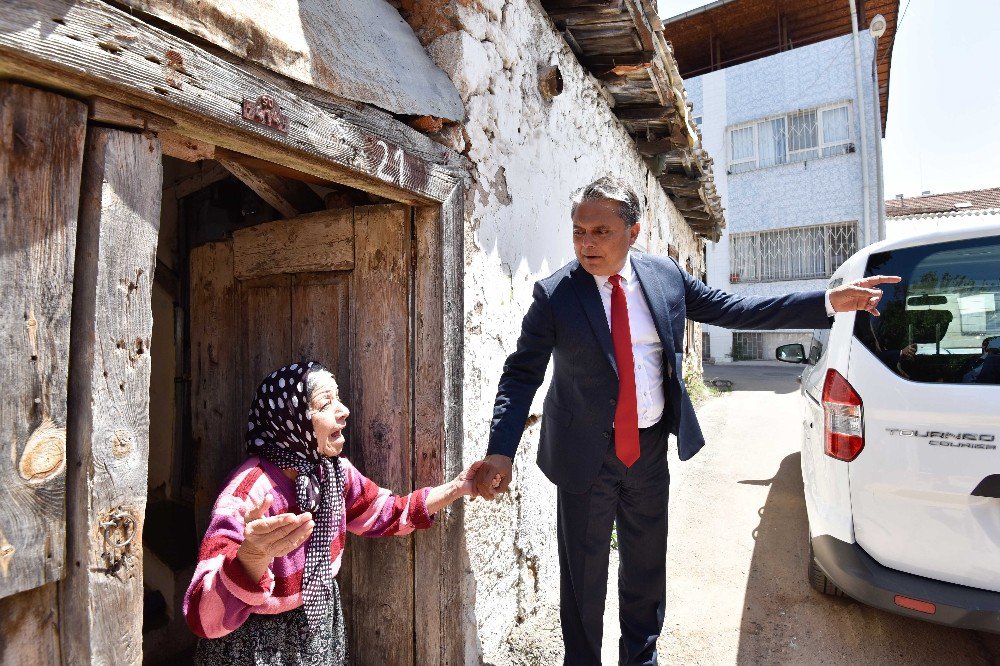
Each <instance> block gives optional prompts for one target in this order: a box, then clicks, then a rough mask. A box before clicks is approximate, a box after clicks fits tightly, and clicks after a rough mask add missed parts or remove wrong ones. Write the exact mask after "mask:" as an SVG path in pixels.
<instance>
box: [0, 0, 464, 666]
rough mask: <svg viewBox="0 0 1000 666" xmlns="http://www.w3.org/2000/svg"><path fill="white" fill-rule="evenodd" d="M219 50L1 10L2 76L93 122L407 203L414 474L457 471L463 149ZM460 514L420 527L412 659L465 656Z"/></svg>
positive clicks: (93, 4) (451, 660)
mask: <svg viewBox="0 0 1000 666" xmlns="http://www.w3.org/2000/svg"><path fill="white" fill-rule="evenodd" d="M227 58H228V57H222V56H220V55H216V54H215V53H210V52H208V51H206V50H205V49H203V48H201V47H199V46H197V45H195V44H193V43H191V42H188V41H186V40H184V39H182V38H181V37H178V36H177V35H175V34H171V33H170V32H167V31H165V30H162V29H160V28H157V27H154V25H152V24H151V23H147V22H144V21H143V20H142V18H141V17H136V16H133V15H130V14H128V13H125V12H123V11H121V10H119V9H117V8H115V7H113V6H111V5H109V4H105V3H103V2H100V1H98V0H8V2H7V3H5V5H4V11H3V12H2V13H0V78H2V79H13V80H21V81H25V82H27V83H29V84H30V85H35V86H40V87H44V88H47V89H50V90H54V91H58V92H61V93H63V94H66V95H68V96H72V97H77V98H81V99H85V100H88V101H90V103H91V119H92V120H93V121H98V122H101V123H105V124H112V125H116V126H123V127H132V128H139V129H143V130H147V131H154V132H160V133H161V134H162V136H164V137H170V138H171V141H169V142H168V141H165V142H164V144H165V145H164V149H165V154H171V153H170V147H169V146H170V145H177V138H180V139H181V140H182V142H183V141H184V140H187V142H188V146H187V148H188V149H192V150H195V152H197V150H198V149H200V147H201V146H204V145H207V146H208V147H209V148H211V147H212V146H215V147H219V148H223V149H226V150H229V151H233V152H236V153H243V154H249V155H253V156H255V157H257V158H260V159H262V160H265V161H268V162H271V163H274V164H277V165H280V166H282V167H286V168H289V169H293V170H295V171H298V172H301V173H304V174H307V175H309V176H312V177H314V178H318V179H320V180H322V181H329V182H331V183H338V184H343V185H348V186H351V187H354V188H357V189H360V190H363V191H366V192H369V193H372V194H376V195H379V196H382V197H385V198H388V199H391V200H393V201H398V202H400V203H406V204H410V205H412V206H414V207H415V209H414V229H415V240H416V245H415V256H416V257H417V263H416V268H415V274H414V280H415V283H414V287H415V288H414V292H415V299H414V312H413V316H414V318H415V321H414V335H415V338H414V339H415V342H416V345H415V348H414V363H415V365H414V367H415V368H416V369H417V370H418V372H419V376H420V377H421V385H420V386H419V387H415V389H414V391H413V395H412V399H413V409H414V414H416V415H418V416H417V420H418V424H417V426H418V427H417V428H415V435H414V437H415V441H414V445H415V448H414V455H415V466H414V471H415V483H416V484H425V483H440V482H441V481H442V480H443V479H446V478H452V477H453V476H455V475H456V474H457V473H458V472H459V471H460V470H461V465H462V442H463V412H462V384H463V357H464V349H463V343H464V336H463V330H464V327H463V312H464V305H463V303H464V301H463V292H464V284H463V269H464V258H463V241H464V217H465V204H464V188H465V183H466V182H467V179H468V168H467V162H466V160H465V159H464V158H463V157H462V156H460V155H459V154H457V153H456V152H454V151H452V150H450V149H448V148H445V147H444V146H441V145H439V144H437V143H435V142H433V141H431V140H430V139H429V138H428V137H426V136H424V135H422V134H420V133H418V132H416V131H415V130H411V129H410V128H408V127H406V126H405V125H403V124H402V123H400V122H398V121H396V120H394V119H393V118H391V117H390V116H388V114H384V113H382V112H379V111H376V110H368V109H364V108H359V106H358V105H355V104H352V103H349V102H345V101H343V100H337V99H335V98H332V96H330V95H328V94H326V93H324V92H322V91H319V90H316V89H314V88H311V87H309V86H306V85H304V84H301V83H297V82H294V81H291V80H288V79H285V78H283V77H280V76H278V75H276V74H273V73H271V72H268V71H266V70H264V69H262V68H260V67H258V66H256V65H254V64H251V63H246V62H240V61H238V60H237V59H235V58H228V59H227ZM261 100H266V102H267V104H269V105H273V107H272V108H273V109H275V110H276V112H277V113H276V114H272V115H271V118H270V120H271V122H270V126H269V125H267V124H261V123H259V122H255V121H254V120H248V119H246V118H245V114H244V108H245V107H247V105H249V107H248V108H250V110H251V111H252V108H253V105H255V104H257V103H259V102H260V101H261ZM314 100H315V101H314ZM109 108H110V109H112V112H110V113H109V112H108V109H109ZM249 115H250V116H251V117H252V116H253V114H252V113H250V114H249ZM258 117H259V116H258ZM192 146H193V148H192ZM77 500H78V498H74V497H69V496H67V502H68V503H70V502H75V501H77ZM462 514H463V509H462V504H461V503H457V504H455V505H453V506H452V507H449V508H448V509H445V510H444V511H442V512H441V513H440V514H439V516H438V523H439V525H438V526H437V527H436V528H435V529H434V530H431V531H430V532H428V533H426V534H422V535H420V536H419V537H418V541H417V545H416V549H417V558H418V559H417V571H418V572H419V575H418V576H417V577H416V581H417V582H416V591H415V595H416V604H415V608H416V613H417V615H418V616H419V617H420V618H421V620H420V621H421V626H422V631H421V632H418V636H417V648H416V661H417V663H446V664H456V663H464V662H465V654H464V638H463V637H464V627H462V625H461V622H462V620H461V615H460V608H461V604H460V603H458V601H459V600H457V599H455V598H454V595H456V594H457V593H458V590H460V589H461V588H462V587H463V586H462V585H461V582H460V581H461V577H462V576H463V575H464V573H463V572H462V570H461V566H460V562H459V553H460V552H461V547H462V544H461V539H462V535H461V531H460V530H461V525H462V521H463V516H462ZM68 569H69V573H68V576H69V577H70V578H72V577H73V576H74V575H80V574H77V573H76V572H75V571H74V567H69V568H68ZM64 584H66V582H65V581H64ZM86 606H87V605H86V604H82V605H79V606H75V607H67V608H63V609H62V614H63V617H62V618H61V623H67V624H64V626H72V625H73V623H74V622H79V621H81V618H75V617H72V614H73V613H79V612H85V609H86ZM67 615H69V617H67ZM65 639H66V638H65V636H64V640H65ZM120 640H122V637H121V636H117V635H115V636H112V635H107V636H98V635H92V636H91V638H90V641H91V645H97V644H99V643H100V642H102V641H120ZM79 647H80V646H76V649H74V650H73V653H74V654H77V655H81V653H80V652H79ZM81 656H83V655H81Z"/></svg>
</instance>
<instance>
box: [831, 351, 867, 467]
mask: <svg viewBox="0 0 1000 666" xmlns="http://www.w3.org/2000/svg"><path fill="white" fill-rule="evenodd" d="M823 421H824V424H823V434H824V439H825V441H826V455H828V456H830V457H831V458H836V459H837V460H846V461H847V462H850V461H852V460H854V459H855V458H857V457H858V454H859V453H861V449H863V448H865V435H864V422H863V420H862V415H861V396H859V395H858V393H857V391H855V390H854V388H852V387H851V385H850V384H849V383H847V380H846V379H844V376H843V375H841V374H840V373H839V372H837V371H836V370H827V371H826V381H825V382H823Z"/></svg>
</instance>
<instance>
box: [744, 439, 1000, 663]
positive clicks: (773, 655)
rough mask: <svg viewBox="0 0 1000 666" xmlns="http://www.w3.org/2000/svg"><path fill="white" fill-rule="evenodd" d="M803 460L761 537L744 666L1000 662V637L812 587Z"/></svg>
mask: <svg viewBox="0 0 1000 666" xmlns="http://www.w3.org/2000/svg"><path fill="white" fill-rule="evenodd" d="M801 469H802V468H801V454H800V453H794V454H792V455H789V456H787V457H786V458H785V459H784V460H782V461H781V465H780V466H779V468H778V471H777V473H776V474H775V475H774V477H773V478H771V479H765V480H760V481H750V480H747V481H740V483H743V484H750V485H769V486H770V491H769V492H768V495H767V500H766V502H765V504H764V506H763V507H762V508H761V509H760V511H759V513H760V516H761V519H760V524H759V525H758V527H757V529H756V530H755V532H754V541H755V545H754V551H753V558H752V560H751V563H750V573H749V577H748V580H747V588H746V594H745V596H744V599H743V617H742V621H741V623H740V642H739V652H738V656H737V663H739V664H760V663H768V664H778V663H781V664H792V663H848V664H849V663H868V664H898V663H906V662H913V663H923V664H931V663H935V664H937V663H942V664H943V663H949V664H953V663H966V664H973V663H981V664H995V663H1000V636H994V635H990V634H985V633H980V632H974V631H966V630H961V629H951V628H948V627H943V626H940V625H936V624H931V623H929V622H922V621H919V620H914V619H911V618H906V617H902V616H899V615H895V614H892V613H887V612H884V611H881V610H877V609H874V608H871V607H870V606H865V605H864V604H861V603H858V602H855V601H853V600H851V599H848V598H836V597H830V596H825V595H821V594H819V593H818V592H815V591H813V589H812V588H811V587H809V583H808V578H807V575H806V572H807V566H808V563H809V559H808V558H809V547H808V533H809V525H808V520H807V518H806V508H805V498H804V496H803V486H802V473H801Z"/></svg>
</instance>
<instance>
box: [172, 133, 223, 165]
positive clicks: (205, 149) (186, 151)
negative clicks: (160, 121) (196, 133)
mask: <svg viewBox="0 0 1000 666" xmlns="http://www.w3.org/2000/svg"><path fill="white" fill-rule="evenodd" d="M160 145H161V146H162V150H163V154H164V155H167V156H168V157H175V158H177V159H179V160H184V161H185V162H200V161H201V160H211V159H214V158H215V146H213V145H212V144H210V143H206V142H205V141H199V140H197V139H192V138H191V137H187V136H184V135H182V134H177V133H176V132H169V131H166V132H160Z"/></svg>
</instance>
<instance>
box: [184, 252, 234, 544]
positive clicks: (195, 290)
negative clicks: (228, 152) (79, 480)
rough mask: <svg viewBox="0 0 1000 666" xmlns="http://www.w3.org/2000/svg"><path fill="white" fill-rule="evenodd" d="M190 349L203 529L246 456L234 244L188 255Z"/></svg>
mask: <svg viewBox="0 0 1000 666" xmlns="http://www.w3.org/2000/svg"><path fill="white" fill-rule="evenodd" d="M189 265H190V285H191V288H190V292H191V293H190V310H189V312H190V344H191V437H192V439H193V440H194V448H195V451H196V452H197V454H196V455H197V464H196V466H195V484H194V485H195V489H194V505H195V525H196V528H197V530H198V534H199V535H201V534H204V532H205V529H206V528H207V527H208V516H209V514H210V513H211V511H212V505H213V504H214V503H215V496H216V493H217V492H218V490H219V484H220V483H221V482H222V480H223V478H224V477H225V475H226V474H227V473H228V472H229V471H230V470H231V469H233V468H234V467H236V465H237V464H239V462H240V461H241V460H242V459H243V458H245V457H246V453H245V449H244V447H243V439H242V435H243V428H245V427H246V425H245V424H244V419H243V418H242V416H244V414H243V413H242V410H244V409H246V407H240V405H239V399H238V396H239V395H240V377H241V376H242V373H241V371H240V368H239V365H238V359H239V354H238V352H239V343H238V338H237V330H238V329H237V326H236V282H235V279H234V277H233V244H232V242H231V241H227V242H224V243H209V244H207V245H201V246H199V247H196V248H194V249H193V250H191V254H190V257H189Z"/></svg>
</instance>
